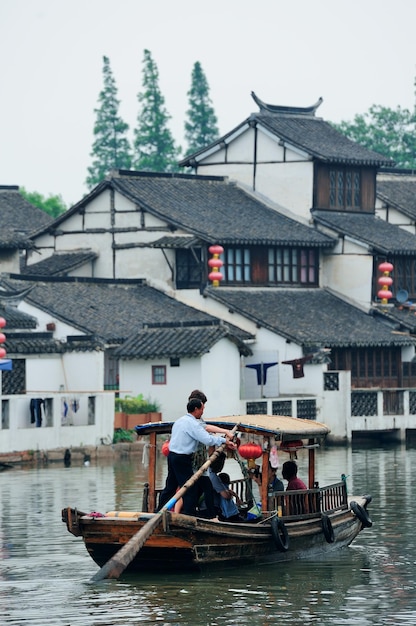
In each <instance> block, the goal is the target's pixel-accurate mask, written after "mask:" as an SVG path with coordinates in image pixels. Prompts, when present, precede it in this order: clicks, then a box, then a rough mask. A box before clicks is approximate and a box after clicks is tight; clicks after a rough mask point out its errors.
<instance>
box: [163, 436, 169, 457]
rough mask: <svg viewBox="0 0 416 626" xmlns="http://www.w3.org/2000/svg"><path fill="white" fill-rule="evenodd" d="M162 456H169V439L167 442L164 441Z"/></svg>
mask: <svg viewBox="0 0 416 626" xmlns="http://www.w3.org/2000/svg"><path fill="white" fill-rule="evenodd" d="M162 454H163V455H164V456H168V454H169V439H168V440H167V441H164V442H163V444H162Z"/></svg>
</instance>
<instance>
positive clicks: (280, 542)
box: [270, 515, 289, 552]
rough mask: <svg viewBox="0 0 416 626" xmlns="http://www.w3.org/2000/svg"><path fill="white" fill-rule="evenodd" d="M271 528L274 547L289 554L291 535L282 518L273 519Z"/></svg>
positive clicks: (275, 517)
mask: <svg viewBox="0 0 416 626" xmlns="http://www.w3.org/2000/svg"><path fill="white" fill-rule="evenodd" d="M270 526H271V529H272V536H273V541H274V545H275V546H276V548H277V549H278V550H279V551H280V552H287V551H288V550H289V533H288V532H287V528H286V526H285V524H284V522H282V520H281V519H280V517H278V516H277V515H275V516H274V517H272V521H271V522H270Z"/></svg>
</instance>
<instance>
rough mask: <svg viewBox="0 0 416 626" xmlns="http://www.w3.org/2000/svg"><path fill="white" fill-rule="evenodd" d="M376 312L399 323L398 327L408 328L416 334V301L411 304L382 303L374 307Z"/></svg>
mask: <svg viewBox="0 0 416 626" xmlns="http://www.w3.org/2000/svg"><path fill="white" fill-rule="evenodd" d="M374 314H375V315H379V316H381V317H385V318H386V319H389V320H391V322H392V323H394V324H397V325H398V328H400V329H406V330H407V331H409V332H410V333H412V334H413V335H416V303H415V304H414V305H413V304H412V305H411V306H401V305H399V304H397V303H396V304H395V305H394V306H387V307H383V306H381V305H380V306H378V307H377V308H375V309H374Z"/></svg>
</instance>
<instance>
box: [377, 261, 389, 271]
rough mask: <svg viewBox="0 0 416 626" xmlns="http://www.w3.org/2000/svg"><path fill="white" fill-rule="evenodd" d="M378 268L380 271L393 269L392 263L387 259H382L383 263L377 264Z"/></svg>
mask: <svg viewBox="0 0 416 626" xmlns="http://www.w3.org/2000/svg"><path fill="white" fill-rule="evenodd" d="M378 269H379V270H380V272H383V273H384V272H392V271H393V265H392V264H391V263H389V262H388V261H384V263H380V265H379V266H378Z"/></svg>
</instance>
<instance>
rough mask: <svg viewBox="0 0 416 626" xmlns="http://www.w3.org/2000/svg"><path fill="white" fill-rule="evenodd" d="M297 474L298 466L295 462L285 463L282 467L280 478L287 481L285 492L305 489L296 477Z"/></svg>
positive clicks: (301, 481) (303, 484)
mask: <svg viewBox="0 0 416 626" xmlns="http://www.w3.org/2000/svg"><path fill="white" fill-rule="evenodd" d="M297 474H298V466H297V465H296V463H295V461H285V463H283V465H282V476H283V478H284V479H285V480H287V481H288V482H287V487H286V490H287V491H293V490H295V489H307V486H306V485H305V483H304V482H303V480H301V479H300V478H298V476H297Z"/></svg>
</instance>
